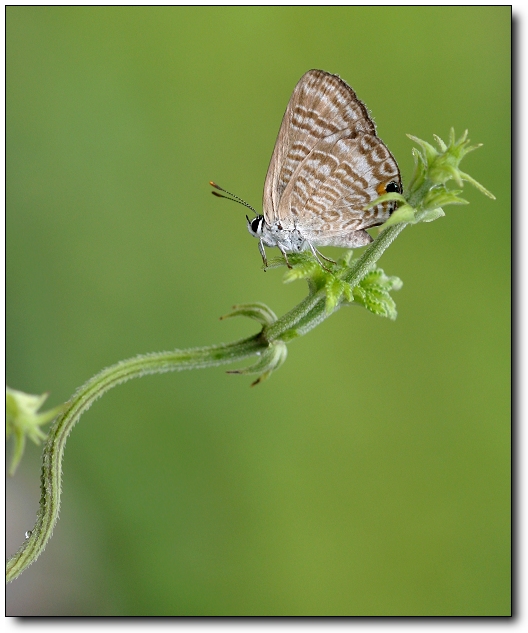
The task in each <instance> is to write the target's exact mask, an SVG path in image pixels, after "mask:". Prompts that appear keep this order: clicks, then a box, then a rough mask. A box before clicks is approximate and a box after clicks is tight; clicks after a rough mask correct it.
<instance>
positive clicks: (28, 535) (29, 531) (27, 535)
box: [25, 530, 33, 538]
mask: <svg viewBox="0 0 528 633" xmlns="http://www.w3.org/2000/svg"><path fill="white" fill-rule="evenodd" d="M32 534H33V532H32V531H31V530H28V531H27V532H26V535H25V536H26V538H29V537H30V536H31V535H32Z"/></svg>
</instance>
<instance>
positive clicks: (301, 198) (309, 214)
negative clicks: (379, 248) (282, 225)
mask: <svg viewBox="0 0 528 633" xmlns="http://www.w3.org/2000/svg"><path fill="white" fill-rule="evenodd" d="M389 183H392V184H393V187H392V189H393V190H397V191H401V178H400V172H399V170H398V165H397V164H396V161H395V160H394V158H393V157H392V155H391V153H390V152H389V150H388V149H387V147H386V146H385V145H384V144H383V142H382V141H381V140H380V139H379V138H378V137H377V136H375V135H372V134H362V135H359V136H355V137H346V138H336V136H335V135H334V136H331V137H327V138H326V139H322V140H321V141H319V142H318V143H317V144H316V145H315V147H314V149H313V150H312V151H311V152H310V154H308V156H307V157H306V158H305V160H304V161H303V162H302V163H301V164H300V165H299V166H298V168H297V170H296V172H295V175H294V177H293V178H292V179H291V180H290V182H289V183H288V185H287V187H286V189H285V190H284V192H283V195H282V198H281V201H280V206H279V214H280V216H281V217H282V216H284V217H288V218H291V219H292V222H293V223H294V224H299V225H300V226H301V225H302V229H303V234H304V235H305V237H306V238H307V239H308V240H310V239H311V238H310V232H312V231H315V232H319V231H323V232H324V231H338V232H343V233H346V232H350V231H359V230H363V229H367V228H369V227H372V226H377V225H379V224H382V223H383V222H385V221H386V220H388V218H389V216H390V214H391V212H392V210H393V208H394V203H393V202H384V203H382V204H379V205H377V206H375V207H373V208H372V209H369V210H367V211H365V206H366V205H367V204H369V202H371V201H372V200H375V199H376V198H378V197H379V196H380V195H382V194H384V193H385V192H386V188H387V185H388V184H389ZM314 244H316V242H315V241H314ZM319 245H322V243H321V242H319Z"/></svg>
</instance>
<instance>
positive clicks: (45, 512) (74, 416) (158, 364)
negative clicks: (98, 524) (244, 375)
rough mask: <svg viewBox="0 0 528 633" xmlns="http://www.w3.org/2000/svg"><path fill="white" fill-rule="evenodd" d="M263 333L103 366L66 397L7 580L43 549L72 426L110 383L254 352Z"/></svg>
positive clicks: (52, 522) (56, 502)
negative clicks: (30, 520) (28, 527)
mask: <svg viewBox="0 0 528 633" xmlns="http://www.w3.org/2000/svg"><path fill="white" fill-rule="evenodd" d="M267 347H268V343H267V342H266V340H265V339H264V338H263V337H262V335H261V334H257V335H256V336H253V337H251V338H247V339H244V340H242V341H237V342H235V343H228V344H224V345H212V346H210V347H200V348H194V349H189V350H175V351H172V352H160V353H157V354H147V355H144V356H136V357H134V358H130V359H128V360H124V361H121V362H119V363H116V364H115V365H112V366H111V367H108V368H106V369H103V371H101V372H100V373H98V374H97V375H95V376H94V377H93V378H91V379H90V380H88V382H86V383H85V384H84V385H83V386H82V387H81V388H80V389H79V390H78V391H77V392H76V393H75V394H74V395H73V396H72V398H71V399H70V400H69V401H68V402H67V403H66V407H65V410H64V412H63V413H62V414H61V415H60V416H59V417H58V418H57V419H56V420H55V422H54V424H53V425H52V427H51V429H50V432H49V435H48V439H47V441H46V445H45V447H44V453H43V465H42V473H41V483H40V488H41V497H40V508H39V511H38V514H37V522H36V523H35V527H34V528H33V529H32V531H31V533H30V534H29V533H28V534H29V537H28V538H27V539H26V541H25V542H24V544H23V545H22V547H21V548H20V549H19V550H18V552H17V553H16V554H15V555H14V556H12V557H11V558H10V559H9V561H8V562H7V567H6V580H7V582H9V581H11V580H13V579H15V578H16V577H17V576H18V575H19V574H21V573H22V572H23V571H24V569H25V568H26V567H28V566H29V565H31V563H33V562H34V561H35V560H36V559H37V558H38V557H39V556H40V554H41V553H42V552H43V550H44V548H45V546H46V544H47V542H48V540H49V539H50V538H51V534H52V532H53V528H54V526H55V523H56V522H57V518H58V515H59V506H60V492H61V488H60V484H61V472H62V456H63V453H64V446H65V444H66V439H67V437H68V435H69V434H70V431H71V430H72V428H73V427H74V426H75V424H76V423H77V421H78V420H79V418H80V417H81V415H82V414H83V413H84V412H85V411H87V410H88V409H89V408H90V407H91V406H92V404H93V403H94V402H95V401H96V400H97V399H98V398H100V397H101V396H102V395H103V394H104V393H106V392H107V391H108V390H109V389H112V387H115V386H117V385H119V384H121V383H123V382H126V381H127V380H130V379H132V378H139V377H140V376H145V375H147V374H162V373H165V372H168V371H181V370H183V369H200V368H204V367H216V366H218V365H225V364H228V363H232V362H235V361H239V360H243V359H245V358H248V357H250V356H255V355H257V354H258V353H262V352H263V351H264V350H265V349H267Z"/></svg>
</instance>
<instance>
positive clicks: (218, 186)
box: [209, 180, 258, 217]
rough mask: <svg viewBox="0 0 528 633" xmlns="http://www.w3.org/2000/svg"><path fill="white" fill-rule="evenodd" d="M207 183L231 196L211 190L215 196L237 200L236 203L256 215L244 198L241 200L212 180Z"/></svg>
mask: <svg viewBox="0 0 528 633" xmlns="http://www.w3.org/2000/svg"><path fill="white" fill-rule="evenodd" d="M209 184H210V185H211V187H214V188H215V189H218V190H219V191H223V192H224V193H227V194H228V195H230V196H231V198H228V197H227V196H223V195H222V194H221V193H217V192H216V191H211V193H212V194H213V196H216V197H217V198H225V199H226V200H231V201H232V202H238V204H242V205H244V206H245V207H247V208H248V209H251V210H252V211H253V213H254V214H255V215H258V213H257V212H256V211H255V209H254V208H253V207H252V206H251V205H250V204H248V203H247V202H246V201H245V200H242V198H239V197H238V196H235V194H234V193H231V192H230V191H227V189H223V188H222V187H220V185H217V184H216V182H213V181H212V180H210V181H209ZM246 217H247V216H246Z"/></svg>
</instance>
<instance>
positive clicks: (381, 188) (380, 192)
mask: <svg viewBox="0 0 528 633" xmlns="http://www.w3.org/2000/svg"><path fill="white" fill-rule="evenodd" d="M376 191H377V192H378V196H382V195H383V194H384V193H387V189H386V188H385V183H383V182H380V184H379V185H378V186H377V187H376Z"/></svg>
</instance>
